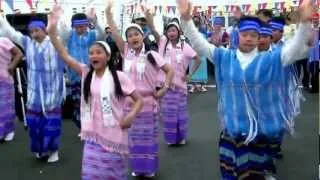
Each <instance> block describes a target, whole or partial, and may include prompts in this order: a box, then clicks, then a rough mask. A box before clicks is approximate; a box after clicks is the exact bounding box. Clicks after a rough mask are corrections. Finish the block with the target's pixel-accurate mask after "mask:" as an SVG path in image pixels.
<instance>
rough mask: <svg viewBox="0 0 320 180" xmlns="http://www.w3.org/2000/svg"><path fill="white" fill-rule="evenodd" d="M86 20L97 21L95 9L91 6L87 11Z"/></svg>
mask: <svg viewBox="0 0 320 180" xmlns="http://www.w3.org/2000/svg"><path fill="white" fill-rule="evenodd" d="M86 15H87V17H88V20H89V21H91V22H93V23H95V22H96V21H97V15H96V9H95V8H93V7H91V8H90V9H89V11H88V12H87V14H86Z"/></svg>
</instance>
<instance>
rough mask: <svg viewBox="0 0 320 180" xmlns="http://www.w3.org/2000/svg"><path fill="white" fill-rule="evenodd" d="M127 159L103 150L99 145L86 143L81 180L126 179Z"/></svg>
mask: <svg viewBox="0 0 320 180" xmlns="http://www.w3.org/2000/svg"><path fill="white" fill-rule="evenodd" d="M127 171H128V168H127V157H126V156H125V155H120V154H118V153H112V152H108V151H107V150H105V149H104V148H103V147H102V146H101V145H98V144H96V143H93V142H88V141H86V142H85V144H84V148H83V157H82V172H81V177H82V180H125V179H127Z"/></svg>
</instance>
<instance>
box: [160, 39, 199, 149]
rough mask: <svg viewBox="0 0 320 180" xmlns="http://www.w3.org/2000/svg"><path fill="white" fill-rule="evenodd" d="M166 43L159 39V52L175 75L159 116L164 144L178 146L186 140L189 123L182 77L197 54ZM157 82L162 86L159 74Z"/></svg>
mask: <svg viewBox="0 0 320 180" xmlns="http://www.w3.org/2000/svg"><path fill="white" fill-rule="evenodd" d="M167 41H168V40H167V38H166V37H163V38H162V39H161V41H160V46H159V52H160V54H162V55H164V59H165V61H166V62H168V63H170V64H171V66H172V67H173V69H174V71H175V74H174V79H173V83H172V84H173V85H172V86H171V87H170V88H169V90H168V92H167V93H166V94H165V95H164V97H162V99H161V115H162V120H163V123H164V125H163V128H164V130H163V131H164V139H165V141H166V143H167V144H178V143H182V142H183V141H185V140H186V139H187V134H188V122H189V115H188V102H187V82H186V81H184V79H183V77H184V76H185V75H186V70H187V67H188V65H189V64H190V62H191V61H192V60H193V59H194V57H195V56H196V55H197V53H196V52H195V51H194V50H193V49H192V48H191V47H190V46H189V44H187V43H181V42H179V43H178V44H177V45H176V47H173V46H172V44H171V42H167ZM166 45H167V46H166ZM158 80H159V83H160V84H163V82H164V74H160V75H159V77H158Z"/></svg>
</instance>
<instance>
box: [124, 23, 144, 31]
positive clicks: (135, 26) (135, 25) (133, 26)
mask: <svg viewBox="0 0 320 180" xmlns="http://www.w3.org/2000/svg"><path fill="white" fill-rule="evenodd" d="M130 28H136V29H138V30H139V31H140V32H141V34H144V32H143V30H142V28H141V27H140V26H139V25H138V24H135V23H130V24H129V25H128V26H127V28H126V31H125V32H126V33H127V31H128V29H130Z"/></svg>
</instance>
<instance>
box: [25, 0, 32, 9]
mask: <svg viewBox="0 0 320 180" xmlns="http://www.w3.org/2000/svg"><path fill="white" fill-rule="evenodd" d="M26 2H27V3H28V5H29V7H30V8H33V6H32V0H26Z"/></svg>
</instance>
